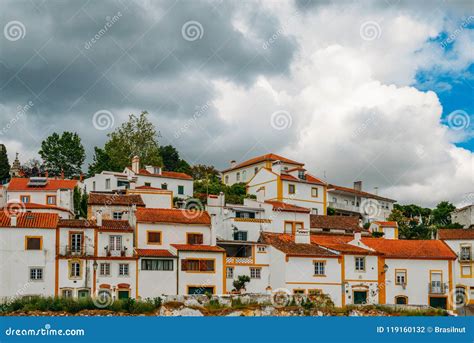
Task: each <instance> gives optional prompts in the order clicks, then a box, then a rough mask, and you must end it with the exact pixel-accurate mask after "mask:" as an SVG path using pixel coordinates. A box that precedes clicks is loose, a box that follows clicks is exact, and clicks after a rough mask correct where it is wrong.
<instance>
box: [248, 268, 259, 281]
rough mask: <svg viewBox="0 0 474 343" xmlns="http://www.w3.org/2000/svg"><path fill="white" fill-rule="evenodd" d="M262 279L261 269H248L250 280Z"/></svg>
mask: <svg viewBox="0 0 474 343" xmlns="http://www.w3.org/2000/svg"><path fill="white" fill-rule="evenodd" d="M261 277H262V268H250V278H251V279H260V278H261Z"/></svg>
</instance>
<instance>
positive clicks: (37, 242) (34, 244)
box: [25, 237, 43, 250]
mask: <svg viewBox="0 0 474 343" xmlns="http://www.w3.org/2000/svg"><path fill="white" fill-rule="evenodd" d="M25 239H26V243H25V250H41V249H42V245H43V238H42V237H26V238H25Z"/></svg>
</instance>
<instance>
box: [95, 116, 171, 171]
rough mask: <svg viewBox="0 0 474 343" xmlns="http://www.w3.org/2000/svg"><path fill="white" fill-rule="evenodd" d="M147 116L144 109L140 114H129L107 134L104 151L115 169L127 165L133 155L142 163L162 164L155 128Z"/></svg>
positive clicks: (118, 169)
mask: <svg viewBox="0 0 474 343" xmlns="http://www.w3.org/2000/svg"><path fill="white" fill-rule="evenodd" d="M147 116H148V112H146V111H144V112H142V113H141V114H140V116H136V115H134V114H131V115H130V116H129V119H128V121H127V122H125V123H123V124H122V125H121V126H120V127H118V128H117V129H115V131H114V132H112V133H110V134H109V135H108V137H109V140H108V142H107V143H105V146H104V152H105V154H106V155H107V156H108V158H109V159H110V166H112V167H114V168H116V171H122V170H123V169H124V168H125V167H127V166H129V165H130V164H131V159H132V157H133V156H138V157H140V163H141V164H142V165H154V166H162V164H163V161H162V159H161V156H160V151H159V145H158V141H157V139H156V136H157V133H156V129H155V126H154V125H153V124H152V123H151V122H150V121H149V120H148V117H147Z"/></svg>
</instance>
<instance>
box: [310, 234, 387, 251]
mask: <svg viewBox="0 0 474 343" xmlns="http://www.w3.org/2000/svg"><path fill="white" fill-rule="evenodd" d="M353 239H354V236H343V235H319V234H318V235H311V243H313V244H318V245H321V246H324V247H326V248H329V249H333V250H337V251H340V252H341V253H343V254H360V255H380V253H378V252H376V251H371V250H369V249H364V248H361V247H357V246H354V245H352V244H348V242H350V241H351V240H353Z"/></svg>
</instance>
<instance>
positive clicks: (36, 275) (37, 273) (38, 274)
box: [30, 268, 43, 281]
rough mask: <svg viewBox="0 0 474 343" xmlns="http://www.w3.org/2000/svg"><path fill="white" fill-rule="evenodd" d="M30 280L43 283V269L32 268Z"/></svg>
mask: <svg viewBox="0 0 474 343" xmlns="http://www.w3.org/2000/svg"><path fill="white" fill-rule="evenodd" d="M30 280H32V281H42V280H43V268H30Z"/></svg>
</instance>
